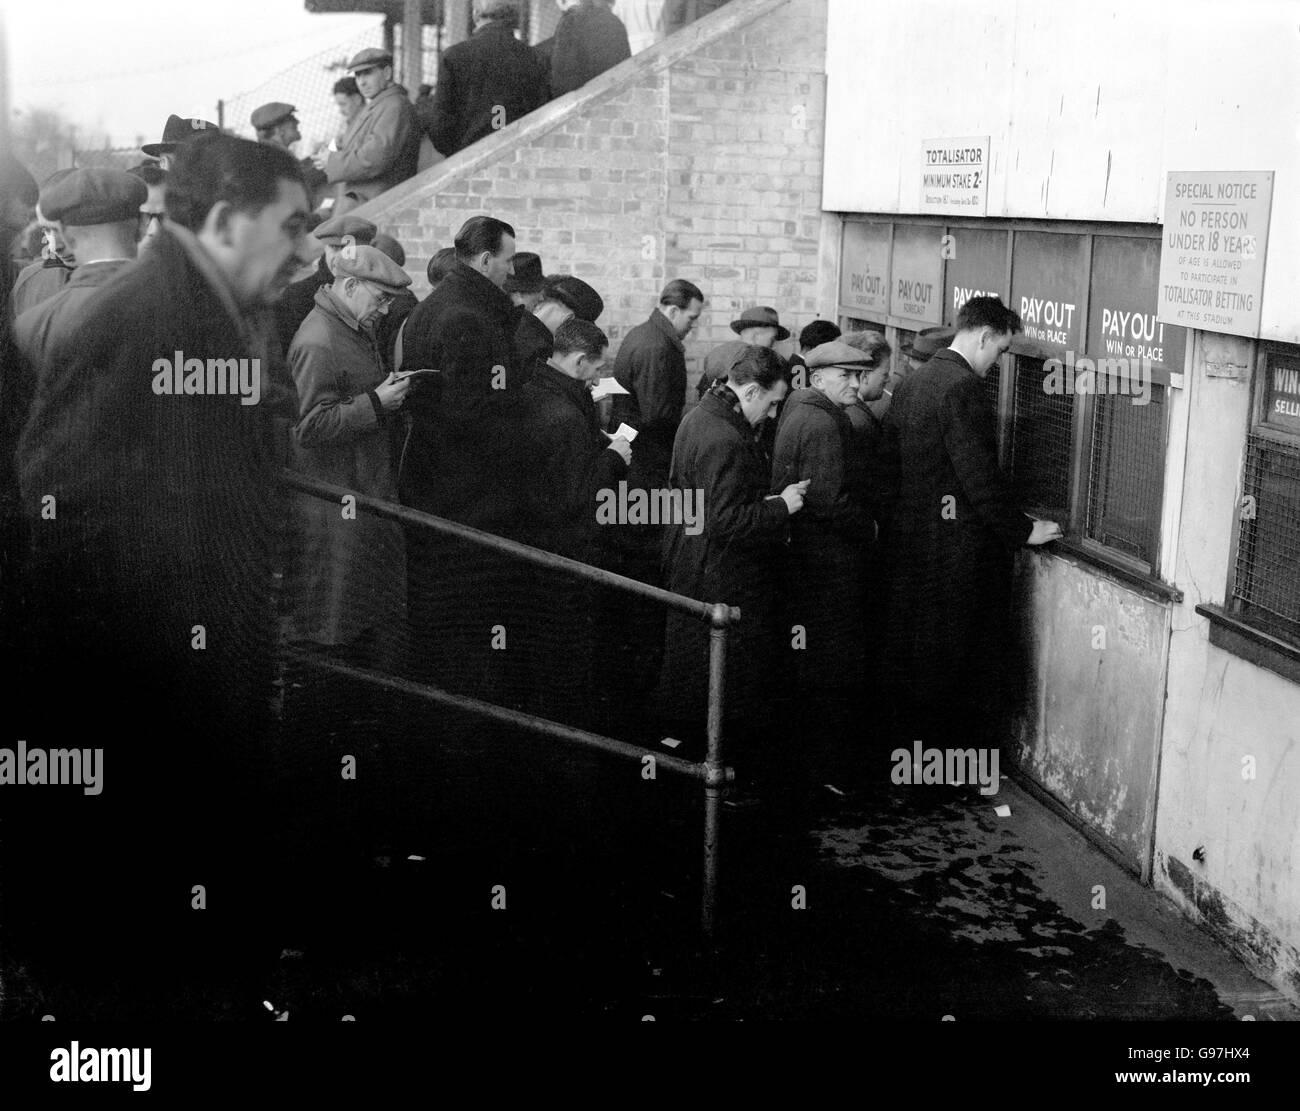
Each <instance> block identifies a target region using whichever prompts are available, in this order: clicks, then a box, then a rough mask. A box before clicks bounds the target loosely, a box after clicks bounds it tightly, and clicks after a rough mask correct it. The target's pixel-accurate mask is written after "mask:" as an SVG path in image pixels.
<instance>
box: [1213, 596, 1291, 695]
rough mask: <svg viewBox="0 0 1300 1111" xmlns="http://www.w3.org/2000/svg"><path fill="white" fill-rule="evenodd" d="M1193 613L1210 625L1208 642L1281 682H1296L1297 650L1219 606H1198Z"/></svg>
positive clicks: (1286, 642)
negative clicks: (1278, 677) (1268, 672)
mask: <svg viewBox="0 0 1300 1111" xmlns="http://www.w3.org/2000/svg"><path fill="white" fill-rule="evenodd" d="M1196 612H1197V613H1199V614H1200V615H1201V616H1202V617H1205V618H1208V619H1209V622H1210V643H1211V644H1213V645H1214V646H1215V647H1216V648H1222V649H1223V650H1224V651H1225V652H1231V653H1232V654H1233V655H1234V656H1240V657H1241V658H1242V659H1243V660H1245V661H1247V662H1248V663H1252V664H1254V665H1255V666H1256V667H1262V668H1265V669H1267V670H1268V671H1272V672H1274V673H1275V674H1277V675H1280V676H1282V678H1283V679H1290V680H1291V682H1293V683H1300V647H1297V646H1296V645H1294V644H1291V643H1289V642H1288V641H1285V640H1282V639H1281V638H1279V637H1275V636H1273V635H1272V634H1271V633H1266V632H1265V631H1264V630H1263V629H1260V628H1258V627H1256V626H1254V625H1251V624H1248V623H1247V622H1245V621H1243V620H1242V619H1241V618H1240V617H1237V616H1235V615H1234V614H1231V613H1228V611H1227V610H1225V609H1224V608H1223V607H1222V606H1211V605H1199V606H1197V607H1196Z"/></svg>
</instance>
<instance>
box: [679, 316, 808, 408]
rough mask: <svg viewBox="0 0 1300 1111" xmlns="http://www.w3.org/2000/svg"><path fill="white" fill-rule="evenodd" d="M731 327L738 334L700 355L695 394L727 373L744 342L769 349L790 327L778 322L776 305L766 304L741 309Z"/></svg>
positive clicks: (700, 395)
mask: <svg viewBox="0 0 1300 1111" xmlns="http://www.w3.org/2000/svg"><path fill="white" fill-rule="evenodd" d="M731 330H732V331H733V332H735V333H736V335H737V336H739V337H740V338H739V339H730V340H727V341H726V342H725V343H720V344H718V345H717V346H716V347H714V348H713V349H712V350H711V351H710V352H709V353H708V354H707V355H705V356H704V374H703V376H702V377H701V378H700V380H699V382H698V383H696V386H695V392H696V394H697V396H699V397H703V396H704V395H705V393H706V392H707V391H708V389H709V387H710V386H712V385H713V383H714V382H717V381H721V380H722V379H724V378H726V377H727V373H728V371H730V369H731V365H732V364H733V363H734V362H735V361H736V359H738V358H739V357H740V356H741V355H743V354H744V352H745V348H746V347H747V346H752V347H766V348H769V349H770V348H772V347H775V346H776V345H777V344H778V343H780V342H781V341H782V340H783V339H789V338H790V330H789V329H788V328H785V327H783V326H782V325H781V318H780V316H778V315H777V311H776V309H772V308H768V307H767V306H766V305H757V306H755V307H753V308H748V309H745V310H744V311H743V312H742V313H741V314H740V316H739V318H737V319H736V320H733V321H732V322H731ZM788 384H789V383H788V382H787V385H788Z"/></svg>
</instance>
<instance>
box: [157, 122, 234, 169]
mask: <svg viewBox="0 0 1300 1111" xmlns="http://www.w3.org/2000/svg"><path fill="white" fill-rule="evenodd" d="M205 134H206V135H219V134H220V131H219V130H218V128H217V125H216V124H215V123H210V122H208V121H207V120H200V119H183V118H182V117H180V116H177V115H175V114H173V115H170V116H168V117H167V122H166V123H165V124H164V125H163V137H162V142H160V143H145V145H144V146H142V147H141V148H140V149H141V150H142V151H144V153H145V154H147V155H148V156H149V157H150V158H156V159H158V165H159V167H160V168H161V169H163V170H170V169H171V168H172V162H173V161H174V159H175V157H176V152H177V151H178V150H180V148H181V146H182V145H183V144H185V143H188V142H189V141H190V140H191V139H196V138H198V137H199V136H200V135H205Z"/></svg>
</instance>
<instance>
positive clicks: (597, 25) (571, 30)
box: [550, 0, 632, 97]
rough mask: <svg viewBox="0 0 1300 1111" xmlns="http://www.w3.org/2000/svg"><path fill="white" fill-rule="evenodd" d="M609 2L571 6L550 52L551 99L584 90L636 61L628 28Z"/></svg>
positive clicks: (590, 0)
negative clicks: (630, 60)
mask: <svg viewBox="0 0 1300 1111" xmlns="http://www.w3.org/2000/svg"><path fill="white" fill-rule="evenodd" d="M611 8H612V5H611V4H610V3H609V0H581V2H580V3H576V4H569V5H568V7H567V9H566V11H565V13H564V15H563V16H561V17H560V23H559V26H557V27H556V28H555V38H554V39H553V40H552V46H551V50H550V63H551V96H553V97H556V96H563V95H564V94H565V93H569V92H572V91H573V90H574V89H580V88H582V86H583V85H585V84H586V83H587V82H588V81H590V80H591V79H592V78H593V77H599V76H600V75H601V74H602V73H604V72H605V71H606V70H607V69H612V68H613V67H614V66H616V65H618V64H619V62H622V61H626V60H627V59H628V58H630V57H632V48H631V47H630V46H629V45H628V41H627V28H626V27H624V26H623V21H622V20H621V19H619V18H618V16H616V15H615V14H614V12H613V11H612V10H611Z"/></svg>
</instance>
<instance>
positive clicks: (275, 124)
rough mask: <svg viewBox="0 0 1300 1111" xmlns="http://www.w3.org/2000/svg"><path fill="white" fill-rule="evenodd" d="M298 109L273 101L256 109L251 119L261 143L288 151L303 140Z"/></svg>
mask: <svg viewBox="0 0 1300 1111" xmlns="http://www.w3.org/2000/svg"><path fill="white" fill-rule="evenodd" d="M296 112H297V109H296V108H295V107H294V106H293V105H292V104H285V103H283V102H282V101H278V100H276V101H272V102H271V103H270V104H263V105H262V106H261V107H260V108H255V109H254V110H253V114H252V116H251V117H250V122H251V123H252V125H253V130H254V131H256V132H257V141H258V142H259V143H271V144H272V145H274V146H277V147H282V148H283V149H284V150H288V149H289V148H290V147H291V146H293V144H294V143H296V142H298V141H299V140H300V139H301V138H302V132H301V131H299V130H298V117H297V116H296V115H295V113H296Z"/></svg>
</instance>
